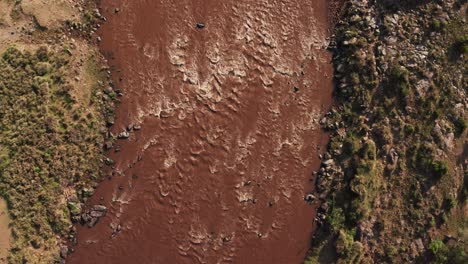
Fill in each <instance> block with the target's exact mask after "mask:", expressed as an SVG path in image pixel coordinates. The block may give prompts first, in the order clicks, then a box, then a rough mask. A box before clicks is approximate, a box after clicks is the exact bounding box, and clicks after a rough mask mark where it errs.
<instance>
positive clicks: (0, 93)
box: [0, 0, 113, 263]
mask: <svg viewBox="0 0 468 264" xmlns="http://www.w3.org/2000/svg"><path fill="white" fill-rule="evenodd" d="M86 4H87V5H80V4H77V3H74V4H72V3H71V2H69V1H29V0H21V1H6V0H2V1H0V54H1V56H0V122H1V126H0V196H1V197H2V198H4V199H5V201H6V202H7V205H8V210H5V211H4V213H5V215H2V216H1V217H6V216H7V215H8V217H9V218H11V221H10V222H9V224H8V227H7V228H6V229H4V226H3V224H4V222H2V226H1V234H2V240H1V247H2V248H1V251H2V254H3V251H4V250H5V249H6V246H8V247H9V249H10V250H9V252H8V256H7V262H8V263H24V262H27V263H53V262H61V261H63V260H61V258H63V257H65V256H66V254H67V251H68V250H67V248H66V246H65V245H66V242H65V241H64V240H65V239H66V238H68V236H69V235H70V233H71V232H72V221H73V220H74V218H73V217H74V216H75V215H76V214H79V212H80V210H81V209H80V203H81V202H83V201H85V200H86V199H87V197H88V196H89V195H90V194H91V193H92V188H93V187H94V186H95V184H96V183H97V182H98V180H99V179H100V167H101V165H102V163H103V159H104V158H103V156H102V148H103V142H104V138H105V132H106V131H107V129H106V126H105V119H106V118H111V114H112V113H111V112H112V110H113V100H112V99H109V98H106V96H103V94H104V89H105V87H104V84H106V73H105V71H103V70H102V69H101V66H100V65H101V63H102V57H101V55H100V54H99V52H98V51H97V50H96V49H95V48H94V46H93V44H92V42H91V37H90V36H91V34H92V33H93V31H94V30H95V28H93V27H95V26H96V23H95V22H96V21H98V20H99V19H100V14H99V13H96V12H95V11H93V8H92V3H89V2H87V3H86ZM3 209H4V208H3V207H2V211H3ZM5 209H6V208H5ZM2 221H3V218H2ZM9 234H11V238H10V239H9V237H10V235H9ZM4 239H5V241H7V240H9V241H10V243H9V244H7V243H3V242H4ZM4 246H5V247H4ZM2 257H3V256H2Z"/></svg>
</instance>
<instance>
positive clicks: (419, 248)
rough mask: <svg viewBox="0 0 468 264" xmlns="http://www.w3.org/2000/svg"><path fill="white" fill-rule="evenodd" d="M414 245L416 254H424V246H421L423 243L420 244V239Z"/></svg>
mask: <svg viewBox="0 0 468 264" xmlns="http://www.w3.org/2000/svg"><path fill="white" fill-rule="evenodd" d="M415 243H416V246H417V249H418V252H419V253H422V252H424V244H423V242H422V239H420V238H418V239H416V241H415Z"/></svg>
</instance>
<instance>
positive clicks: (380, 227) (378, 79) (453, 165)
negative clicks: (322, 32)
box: [306, 1, 468, 263]
mask: <svg viewBox="0 0 468 264" xmlns="http://www.w3.org/2000/svg"><path fill="white" fill-rule="evenodd" d="M465 20H466V4H465V1H381V2H375V1H347V2H346V4H345V6H344V7H343V10H342V13H341V19H340V21H339V22H338V24H337V26H336V35H335V39H334V41H332V42H331V45H330V47H329V48H330V49H331V50H333V52H334V59H333V61H334V65H335V80H336V90H335V100H336V105H335V107H334V108H333V110H332V111H331V112H330V113H328V114H327V115H326V116H325V117H324V118H323V119H322V120H321V123H322V125H323V126H324V127H325V128H326V129H327V130H329V131H330V132H331V140H330V144H329V148H328V150H329V151H328V153H326V154H325V155H323V157H322V161H323V162H322V168H321V169H320V171H318V172H317V173H316V174H317V177H318V178H317V182H316V184H317V189H318V191H319V192H320V194H319V198H320V199H321V201H322V205H321V207H320V209H319V214H318V217H317V218H316V221H317V222H318V223H319V225H320V226H321V227H320V228H319V229H318V231H317V232H316V234H315V236H314V238H313V247H312V249H311V252H310V257H309V258H308V260H307V261H309V262H311V263H316V262H320V263H330V262H338V263H360V262H364V263H373V262H374V263H383V262H388V263H426V262H427V261H432V262H434V263H466V261H467V256H466V253H465V252H467V245H466V231H467V227H468V226H467V214H466V212H467V203H466V198H467V182H466V179H467V155H466V151H467V150H466V147H467V135H466V127H467V121H466V120H467V114H468V113H467V103H468V99H467V90H466V87H467V79H466V66H467V65H466V62H467V60H466V56H467V52H468V42H467V33H468V32H467V26H466V21H465ZM307 261H306V262H307Z"/></svg>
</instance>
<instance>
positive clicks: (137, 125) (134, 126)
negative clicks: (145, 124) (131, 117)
mask: <svg viewBox="0 0 468 264" xmlns="http://www.w3.org/2000/svg"><path fill="white" fill-rule="evenodd" d="M140 129H141V125H140V124H136V125H133V130H140Z"/></svg>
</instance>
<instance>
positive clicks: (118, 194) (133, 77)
mask: <svg viewBox="0 0 468 264" xmlns="http://www.w3.org/2000/svg"><path fill="white" fill-rule="evenodd" d="M101 8H102V10H101V11H102V13H103V15H104V16H105V17H106V18H107V23H105V24H104V25H103V26H102V28H101V29H100V32H99V34H100V36H101V38H102V42H101V44H100V48H101V51H102V53H103V54H104V55H105V56H106V58H107V59H108V60H109V64H110V65H111V68H112V75H113V79H114V82H115V84H116V87H117V88H118V89H121V90H122V91H123V96H122V97H121V103H120V104H119V106H118V109H117V118H116V123H115V125H114V126H113V127H112V131H113V132H114V134H118V133H120V132H122V131H124V130H125V129H126V128H129V127H130V128H131V127H132V126H135V125H136V126H135V127H137V128H139V127H141V129H137V130H132V129H130V137H129V138H128V139H120V140H118V141H117V142H116V144H117V145H119V148H120V151H118V152H115V151H114V150H111V151H110V152H109V157H111V158H112V159H113V160H115V162H116V164H115V169H114V170H113V172H112V174H113V176H112V177H110V179H109V180H107V179H106V180H105V181H103V182H102V183H101V184H100V186H99V187H98V188H97V190H96V193H95V195H94V196H93V197H92V199H91V200H90V201H89V205H93V204H100V203H102V204H104V205H106V206H107V207H108V208H109V210H108V213H107V215H106V217H104V218H102V219H101V220H100V221H99V223H98V224H97V225H96V226H95V227H94V228H88V227H81V226H79V227H78V245H76V247H75V250H76V251H75V253H74V254H72V255H71V256H70V257H69V258H68V259H67V263H301V262H302V261H303V259H304V257H305V254H306V251H307V249H308V248H309V245H310V238H311V234H312V232H313V229H314V220H313V219H314V216H315V208H316V205H309V204H307V203H306V202H305V201H304V195H306V194H307V193H309V192H310V191H313V184H312V181H311V178H312V172H313V171H314V170H316V169H318V168H319V163H320V161H319V159H318V154H319V153H321V152H322V151H323V150H324V149H325V144H326V142H327V135H326V134H324V133H323V132H322V131H321V130H320V126H319V120H320V116H321V115H323V113H324V112H325V111H326V110H327V109H328V107H329V105H330V102H331V93H332V66H331V64H330V60H331V56H330V54H329V53H328V52H327V51H326V50H325V49H324V46H326V44H327V41H326V38H327V37H328V35H329V33H328V29H329V23H328V18H327V17H328V1H326V0H314V1H303V0H282V1H279V0H255V1H254V0H235V1H234V0H224V1H218V0H178V1H173V0H131V1H130V0H102V3H101ZM197 23H198V26H197ZM119 225H120V227H119V228H117V226H119ZM116 230H120V231H117V232H116Z"/></svg>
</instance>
